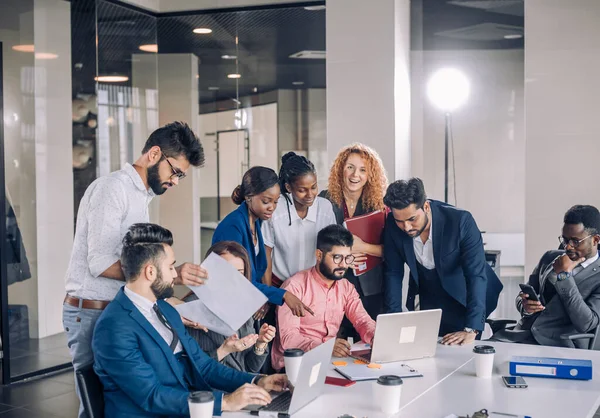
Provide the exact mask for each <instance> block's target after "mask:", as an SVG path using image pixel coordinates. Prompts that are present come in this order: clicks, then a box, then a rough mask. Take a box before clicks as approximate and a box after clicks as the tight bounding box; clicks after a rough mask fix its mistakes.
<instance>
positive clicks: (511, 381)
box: [502, 376, 527, 389]
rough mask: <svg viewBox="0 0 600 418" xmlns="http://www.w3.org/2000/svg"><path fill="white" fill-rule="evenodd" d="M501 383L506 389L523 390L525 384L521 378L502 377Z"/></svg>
mask: <svg viewBox="0 0 600 418" xmlns="http://www.w3.org/2000/svg"><path fill="white" fill-rule="evenodd" d="M502 381H503V382H504V384H505V385H506V387H507V388H517V389H525V388H526V387H527V382H526V381H525V379H523V378H522V377H521V376H502Z"/></svg>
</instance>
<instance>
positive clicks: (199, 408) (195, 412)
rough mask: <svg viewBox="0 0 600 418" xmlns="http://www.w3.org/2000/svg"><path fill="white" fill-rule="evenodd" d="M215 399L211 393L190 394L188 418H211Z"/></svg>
mask: <svg viewBox="0 0 600 418" xmlns="http://www.w3.org/2000/svg"><path fill="white" fill-rule="evenodd" d="M214 403H215V397H214V396H213V394H212V392H207V391H199V392H191V393H190V396H188V405H189V406H190V418H212V416H213V408H214Z"/></svg>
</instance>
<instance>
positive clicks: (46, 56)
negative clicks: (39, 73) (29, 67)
mask: <svg viewBox="0 0 600 418" xmlns="http://www.w3.org/2000/svg"><path fill="white" fill-rule="evenodd" d="M56 58H58V55H56V54H52V53H51V52H36V53H35V59H36V60H55V59H56Z"/></svg>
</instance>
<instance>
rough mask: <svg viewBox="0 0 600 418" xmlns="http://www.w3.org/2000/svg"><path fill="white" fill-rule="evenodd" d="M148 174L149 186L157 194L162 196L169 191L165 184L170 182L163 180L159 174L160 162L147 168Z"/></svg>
mask: <svg viewBox="0 0 600 418" xmlns="http://www.w3.org/2000/svg"><path fill="white" fill-rule="evenodd" d="M146 175H147V176H148V186H150V188H151V189H152V191H153V192H154V194H155V195H157V196H160V195H161V194H163V193H164V192H166V191H167V189H166V188H165V187H163V185H165V184H170V183H169V182H164V183H163V182H161V181H160V176H159V174H158V163H156V164H154V165H153V166H151V167H148V168H147V169H146Z"/></svg>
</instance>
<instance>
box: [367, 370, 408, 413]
mask: <svg viewBox="0 0 600 418" xmlns="http://www.w3.org/2000/svg"><path fill="white" fill-rule="evenodd" d="M373 391H374V393H373V395H374V396H373V398H374V399H375V406H376V407H378V408H379V409H380V410H381V412H383V413H384V414H386V415H390V414H395V413H396V412H398V411H399V410H400V396H401V395H402V379H401V378H400V377H399V376H394V375H385V376H380V377H379V379H377V382H376V383H375V385H374V386H373Z"/></svg>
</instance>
